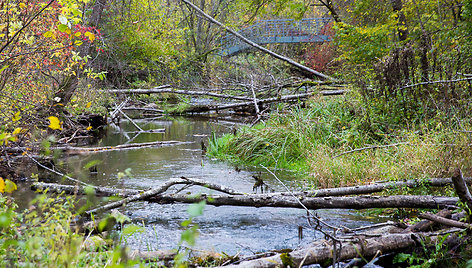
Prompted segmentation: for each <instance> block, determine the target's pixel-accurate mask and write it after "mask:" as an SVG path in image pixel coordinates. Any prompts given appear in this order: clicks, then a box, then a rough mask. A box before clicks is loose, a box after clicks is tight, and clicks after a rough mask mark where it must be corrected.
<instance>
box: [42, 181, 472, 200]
mask: <svg viewBox="0 0 472 268" xmlns="http://www.w3.org/2000/svg"><path fill="white" fill-rule="evenodd" d="M187 179H188V180H193V181H201V182H202V183H205V184H207V185H210V184H211V183H210V182H206V181H203V180H199V179H195V178H187ZM464 180H465V181H466V182H467V183H471V182H472V178H464ZM447 185H452V179H451V178H433V179H424V180H408V181H394V182H383V183H374V184H368V185H359V186H349V187H339V188H326V189H319V190H314V191H303V192H290V193H289V192H278V193H266V196H267V197H270V196H295V197H297V198H304V197H327V196H343V195H361V194H371V193H376V192H381V191H384V190H387V189H395V188H398V189H400V188H402V187H409V188H414V187H418V186H435V187H443V186H447ZM213 186H215V184H213ZM33 187H37V188H38V189H43V190H45V189H49V191H54V192H58V193H59V192H61V191H64V192H66V193H68V194H82V193H83V188H81V187H79V188H77V186H71V185H61V184H55V183H36V184H34V185H33ZM221 187H223V186H221ZM94 189H95V192H96V193H97V194H99V195H101V196H114V195H116V193H117V192H120V196H124V197H126V196H128V195H133V194H136V193H138V192H139V191H137V190H131V189H114V188H107V187H94ZM213 189H216V188H213ZM126 193H129V194H128V195H127V194H126Z"/></svg>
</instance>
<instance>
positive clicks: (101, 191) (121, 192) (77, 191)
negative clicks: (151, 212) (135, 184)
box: [31, 182, 142, 197]
mask: <svg viewBox="0 0 472 268" xmlns="http://www.w3.org/2000/svg"><path fill="white" fill-rule="evenodd" d="M86 188H88V189H91V190H93V191H94V194H95V195H96V196H119V197H128V196H131V195H135V194H139V193H141V192H142V191H139V190H130V189H115V188H109V187H99V186H93V187H91V188H90V187H84V186H79V185H64V184H56V183H45V182H36V183H33V184H32V185H31V190H33V191H40V192H44V191H47V192H48V193H57V194H60V193H65V194H69V195H85V194H86V192H87V191H86Z"/></svg>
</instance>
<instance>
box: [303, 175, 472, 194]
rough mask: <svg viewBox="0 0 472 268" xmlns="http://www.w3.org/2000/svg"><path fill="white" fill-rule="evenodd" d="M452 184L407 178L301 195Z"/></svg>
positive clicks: (471, 179) (377, 190)
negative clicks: (406, 179)
mask: <svg viewBox="0 0 472 268" xmlns="http://www.w3.org/2000/svg"><path fill="white" fill-rule="evenodd" d="M464 180H465V181H466V182H468V183H471V182H472V178H464ZM447 185H452V179H451V178H433V179H424V180H408V181H392V182H383V183H374V184H368V185H359V186H349V187H339V188H326V189H319V190H315V191H309V192H303V195H306V196H311V197H323V196H341V195H359V194H371V193H376V192H381V191H383V190H387V189H395V188H402V187H408V188H414V187H418V186H436V187H443V186H447ZM295 195H297V196H298V195H302V193H295Z"/></svg>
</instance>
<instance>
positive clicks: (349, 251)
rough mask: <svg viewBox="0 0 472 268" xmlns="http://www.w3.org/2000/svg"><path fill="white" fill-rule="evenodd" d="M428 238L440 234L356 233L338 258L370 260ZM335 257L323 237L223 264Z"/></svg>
mask: <svg viewBox="0 0 472 268" xmlns="http://www.w3.org/2000/svg"><path fill="white" fill-rule="evenodd" d="M425 238H428V241H429V243H431V244H434V242H435V241H437V237H435V236H428V234H424V235H421V234H386V235H381V236H379V237H365V236H362V235H360V236H355V237H354V238H353V239H352V241H349V242H348V243H343V244H342V247H341V249H340V250H339V252H337V254H336V257H337V259H338V260H348V259H352V258H356V257H362V258H367V259H368V258H370V257H372V256H375V255H377V254H379V252H381V254H385V253H389V252H395V251H401V250H404V249H407V248H411V247H414V246H416V244H417V241H420V240H425ZM332 259H333V243H332V241H327V240H321V241H318V242H315V244H314V245H312V246H310V247H308V248H305V249H299V250H295V251H292V252H290V253H283V254H277V255H275V256H272V257H266V258H261V259H256V260H251V261H244V262H242V263H240V264H237V265H228V266H222V267H244V268H249V267H254V268H255V267H266V268H269V267H274V268H275V267H288V266H290V267H302V266H303V265H310V264H326V263H327V262H329V261H331V260H332Z"/></svg>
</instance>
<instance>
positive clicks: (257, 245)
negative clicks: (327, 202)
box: [67, 118, 368, 254]
mask: <svg viewBox="0 0 472 268" xmlns="http://www.w3.org/2000/svg"><path fill="white" fill-rule="evenodd" d="M138 124H139V125H140V127H141V128H143V129H144V130H150V129H161V128H165V132H164V133H142V134H139V135H138V136H136V137H134V138H133V141H132V142H133V143H139V142H150V141H165V140H177V141H188V142H191V143H188V144H183V145H178V146H172V147H161V148H143V149H138V150H125V151H111V152H103V153H97V154H93V155H88V156H75V157H72V158H69V159H68V161H67V165H68V167H69V168H70V169H72V170H73V171H74V172H75V174H80V175H78V176H80V177H81V178H82V179H83V180H85V181H86V182H88V183H91V184H94V185H99V186H113V187H125V188H133V189H149V188H152V187H155V186H157V185H159V184H160V183H162V182H163V181H165V180H167V179H169V178H171V177H180V176H185V177H193V178H200V179H204V180H208V181H211V182H215V183H220V184H222V185H226V186H230V187H232V188H234V189H237V190H239V191H243V192H248V193H250V192H252V191H253V189H252V187H253V185H254V178H252V175H253V174H255V171H250V170H241V171H236V170H235V168H234V167H233V166H231V165H228V164H225V163H222V162H218V161H213V160H209V159H208V158H206V157H203V156H202V152H201V145H200V142H201V141H204V142H205V143H207V139H208V138H207V137H208V136H209V135H210V134H211V132H212V131H213V132H216V133H218V134H222V133H225V132H229V131H231V130H232V129H231V124H226V123H225V122H223V123H222V122H217V121H212V120H208V119H202V120H199V119H187V118H166V119H162V118H158V119H155V120H151V121H149V120H139V121H138ZM120 127H121V128H122V129H123V131H124V132H126V134H127V136H128V137H129V138H132V137H133V136H134V133H133V132H135V131H136V129H135V128H134V126H133V125H132V124H130V123H128V122H126V121H123V122H122V123H121V126H120ZM108 131H109V133H108V135H107V136H106V137H104V138H103V139H102V140H101V141H100V142H99V144H98V145H99V146H105V145H118V144H123V143H126V142H128V140H129V139H128V138H127V137H126V135H124V134H123V133H120V132H119V131H117V130H116V129H113V128H110V129H109V130H108ZM95 160H98V161H99V164H98V165H97V174H96V175H93V176H91V174H90V173H89V171H88V170H85V169H83V168H82V167H83V166H85V165H86V164H87V163H89V162H90V161H95ZM127 168H130V169H131V170H132V174H133V176H132V177H125V178H122V179H118V173H119V172H123V171H124V170H125V169H127ZM262 176H263V179H264V182H265V183H266V184H268V185H269V187H270V188H272V189H275V190H283V187H282V185H280V184H279V183H278V182H277V181H275V180H274V179H273V178H272V177H271V176H270V175H268V174H265V173H262ZM280 176H281V178H282V180H283V181H285V182H286V183H287V184H291V183H290V181H292V180H291V178H290V176H288V175H287V174H285V176H284V175H283V174H280ZM193 191H196V192H198V191H203V190H202V188H194V190H193ZM187 206H188V205H184V204H171V205H158V204H150V203H146V202H135V203H132V204H129V205H128V206H127V207H126V209H125V210H124V211H123V212H124V213H125V214H127V215H128V216H129V217H130V218H131V219H132V220H133V221H134V223H136V224H140V225H142V226H144V227H145V230H146V231H145V232H144V233H142V234H136V235H133V236H132V237H130V238H128V239H127V243H128V244H129V245H130V246H131V247H133V248H135V249H141V250H151V249H168V248H175V246H176V245H177V243H178V240H179V238H180V232H181V227H180V223H181V222H182V221H184V220H185V219H188V214H187V212H186V208H187ZM318 214H319V215H320V216H321V217H323V218H326V220H327V221H328V222H329V223H331V224H333V225H340V224H342V225H344V226H346V227H353V226H360V225H364V224H367V223H368V222H367V221H363V220H362V219H360V218H359V217H357V216H355V215H353V214H350V213H349V212H346V211H345V210H334V211H333V210H330V211H323V212H319V213H318ZM195 222H196V223H197V224H198V225H199V226H200V229H199V230H200V233H201V234H200V237H199V238H198V240H197V248H202V249H207V250H215V251H224V252H226V253H228V254H235V253H237V252H242V253H244V254H251V253H254V252H260V251H266V250H271V249H284V248H295V247H297V246H300V245H304V244H306V243H309V242H310V241H312V240H313V239H316V238H320V237H321V236H320V234H319V233H315V232H314V231H313V230H312V228H311V227H310V226H309V225H308V223H307V219H306V212H305V211H303V210H300V209H289V208H247V207H229V206H224V207H212V206H207V207H206V208H205V212H204V215H203V216H201V217H198V218H197V219H195ZM299 226H302V227H303V229H304V236H303V239H302V240H299V237H298V230H299Z"/></svg>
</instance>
